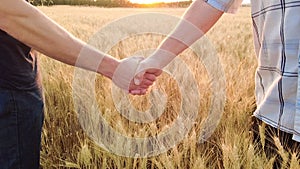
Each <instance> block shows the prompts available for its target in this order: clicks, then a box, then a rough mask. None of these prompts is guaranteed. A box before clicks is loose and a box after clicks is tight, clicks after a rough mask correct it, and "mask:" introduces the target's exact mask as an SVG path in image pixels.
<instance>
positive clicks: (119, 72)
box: [112, 57, 156, 95]
mask: <svg viewBox="0 0 300 169" xmlns="http://www.w3.org/2000/svg"><path fill="white" fill-rule="evenodd" d="M143 59H144V58H143V57H131V58H125V59H122V60H121V61H120V64H119V66H118V67H117V69H116V70H115V72H114V75H113V77H112V81H113V82H114V83H115V85H116V86H118V87H119V88H121V89H123V90H126V91H127V92H129V93H131V94H133V95H144V94H146V92H147V89H148V88H149V87H150V86H151V85H152V84H153V82H154V81H155V80H156V75H155V74H153V73H148V72H147V73H144V74H143V75H142V80H141V81H140V83H139V84H138V85H136V84H134V82H133V78H134V75H135V72H136V70H137V67H138V65H139V63H140V62H141V61H142V60H143ZM131 91H139V92H133V93H132V92H131Z"/></svg>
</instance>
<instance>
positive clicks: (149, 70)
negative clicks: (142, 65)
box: [147, 69, 162, 76]
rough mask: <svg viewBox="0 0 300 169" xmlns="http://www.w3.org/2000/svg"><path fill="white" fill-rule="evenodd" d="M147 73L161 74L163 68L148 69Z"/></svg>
mask: <svg viewBox="0 0 300 169" xmlns="http://www.w3.org/2000/svg"><path fill="white" fill-rule="evenodd" d="M147 73H150V74H154V75H155V76H159V75H161V74H162V70H160V69H147Z"/></svg>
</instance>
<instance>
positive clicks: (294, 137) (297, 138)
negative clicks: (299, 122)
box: [293, 134, 300, 142]
mask: <svg viewBox="0 0 300 169" xmlns="http://www.w3.org/2000/svg"><path fill="white" fill-rule="evenodd" d="M293 140H295V141H297V142H300V136H298V135H295V134H294V135H293Z"/></svg>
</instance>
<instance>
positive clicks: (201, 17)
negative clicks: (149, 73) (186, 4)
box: [157, 0, 223, 66]
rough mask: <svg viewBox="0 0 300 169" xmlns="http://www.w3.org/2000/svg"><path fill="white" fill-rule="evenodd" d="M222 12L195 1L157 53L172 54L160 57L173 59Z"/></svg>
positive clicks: (195, 39) (201, 0) (216, 19)
mask: <svg viewBox="0 0 300 169" xmlns="http://www.w3.org/2000/svg"><path fill="white" fill-rule="evenodd" d="M222 14H223V12H221V11H219V10H217V9H215V8H213V7H211V6H210V5H208V4H207V3H205V2H203V0H197V1H195V2H194V3H193V4H192V5H191V6H190V8H189V9H188V10H187V11H186V13H185V14H184V15H183V17H182V20H181V21H180V23H179V24H178V25H177V27H176V28H175V30H174V31H173V32H172V33H171V34H170V35H169V36H168V37H167V38H166V39H165V40H164V41H163V42H162V43H161V45H160V46H159V48H158V49H159V50H157V52H159V53H160V54H157V55H161V56H167V55H169V56H170V55H172V56H170V57H169V58H168V57H166V58H161V59H166V60H167V59H173V58H174V57H175V56H177V55H179V54H180V53H181V52H183V51H184V50H185V49H187V48H188V47H189V46H191V45H192V44H193V43H194V42H195V41H197V40H198V39H199V38H201V37H202V36H203V35H204V34H205V33H206V32H207V31H208V30H209V29H210V28H211V27H212V26H213V25H214V24H215V23H216V22H217V21H218V20H219V18H220V17H221V16H222ZM163 66H165V65H163Z"/></svg>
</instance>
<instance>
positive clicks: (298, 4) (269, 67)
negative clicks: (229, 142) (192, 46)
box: [204, 0, 300, 142]
mask: <svg viewBox="0 0 300 169" xmlns="http://www.w3.org/2000/svg"><path fill="white" fill-rule="evenodd" d="M204 1H206V2H207V3H208V4H210V5H211V6H213V7H215V8H217V9H219V10H221V11H224V12H235V11H236V10H237V7H238V6H239V5H240V4H241V0H204ZM251 5H252V21H253V32H254V43H255V49H256V51H255V52H256V55H257V58H258V68H257V70H256V79H255V87H256V103H257V110H256V111H255V112H254V116H256V117H257V118H259V119H261V120H262V121H264V122H265V123H267V124H269V125H271V126H273V127H276V128H279V129H280V130H282V131H285V132H288V133H292V134H293V139H294V140H296V141H298V142H300V85H299V86H298V81H299V84H300V77H299V75H300V72H299V71H300V64H299V63H300V61H299V55H300V45H299V41H300V0H267V1H264V0H252V2H251Z"/></svg>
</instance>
